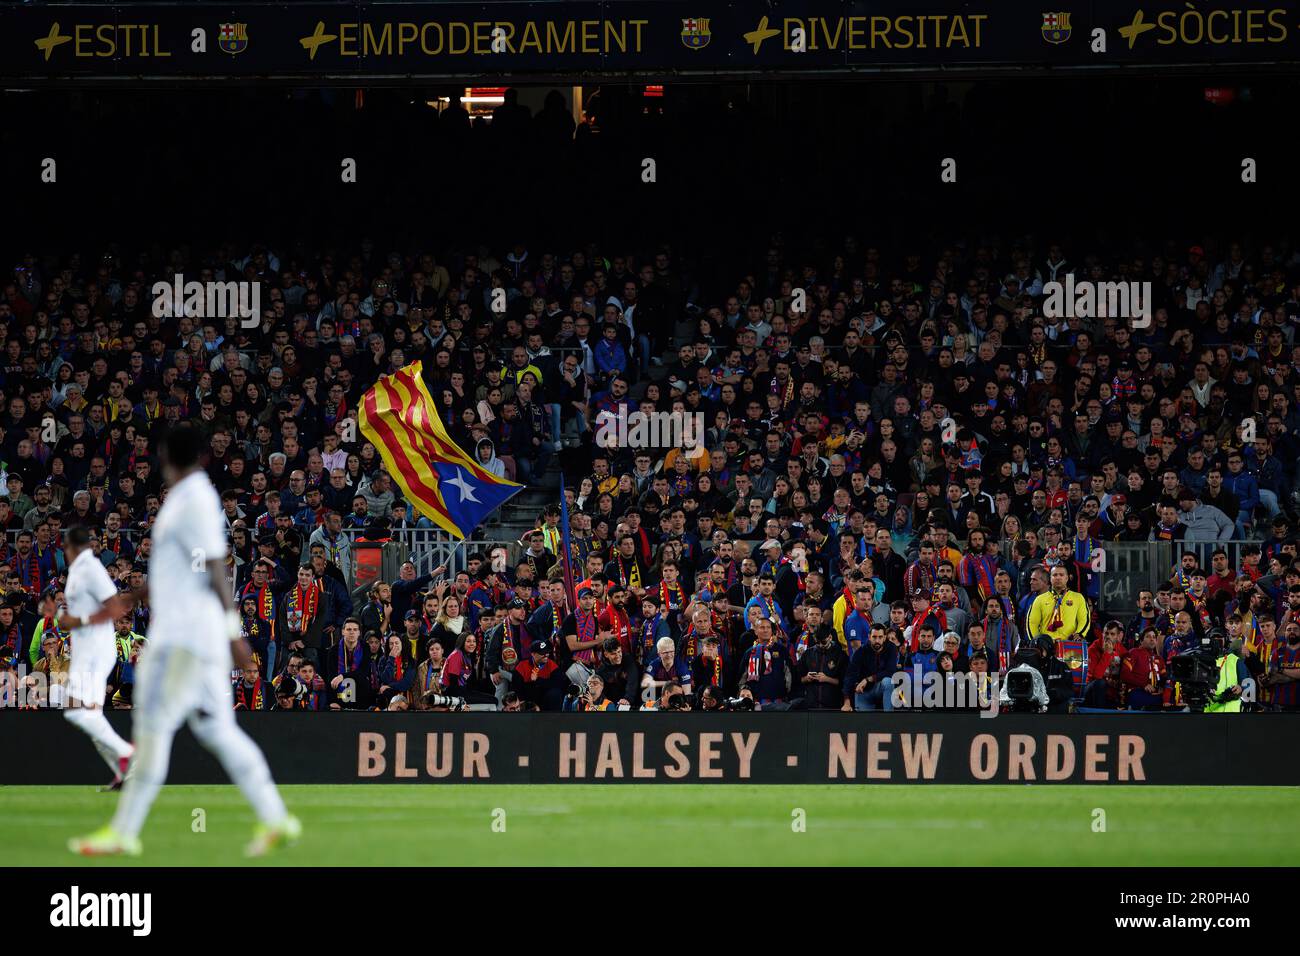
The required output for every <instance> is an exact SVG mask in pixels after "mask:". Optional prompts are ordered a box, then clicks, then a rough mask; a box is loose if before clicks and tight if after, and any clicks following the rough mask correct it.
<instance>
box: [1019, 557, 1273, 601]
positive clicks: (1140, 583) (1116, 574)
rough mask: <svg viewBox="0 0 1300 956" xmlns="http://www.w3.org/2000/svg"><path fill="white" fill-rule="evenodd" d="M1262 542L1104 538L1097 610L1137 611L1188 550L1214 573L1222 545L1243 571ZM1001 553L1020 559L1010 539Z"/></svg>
mask: <svg viewBox="0 0 1300 956" xmlns="http://www.w3.org/2000/svg"><path fill="white" fill-rule="evenodd" d="M1263 543H1264V542H1261V541H1257V540H1241V539H1234V540H1230V541H1107V542H1104V543H1103V545H1102V548H1101V550H1102V551H1103V552H1104V558H1103V559H1102V562H1101V564H1100V569H1099V570H1098V571H1097V573H1098V574H1100V576H1101V594H1100V599H1099V601H1098V610H1099V611H1100V612H1101V613H1102V614H1107V615H1124V614H1136V613H1137V596H1138V592H1139V591H1144V590H1145V591H1155V590H1157V589H1158V588H1159V587H1160V586H1161V585H1162V584H1168V583H1169V581H1170V580H1171V579H1172V578H1173V576H1174V573H1175V572H1176V571H1177V569H1178V566H1179V564H1180V562H1181V561H1182V556H1183V554H1184V553H1186V552H1189V551H1190V552H1192V553H1193V554H1195V555H1196V557H1197V564H1198V565H1199V566H1200V567H1201V568H1203V569H1204V570H1205V571H1206V572H1207V573H1209V574H1213V573H1214V571H1213V563H1212V560H1211V558H1212V556H1213V554H1214V552H1215V551H1217V550H1220V549H1222V550H1223V551H1224V552H1225V553H1226V554H1227V558H1228V568H1229V569H1230V570H1232V571H1235V572H1238V573H1240V571H1241V564H1242V552H1243V551H1244V549H1245V548H1246V547H1248V546H1251V545H1253V546H1255V547H1260V546H1261V545H1262V544H1263ZM1002 554H1003V556H1004V557H1006V558H1007V559H1008V560H1010V561H1012V562H1013V563H1015V564H1018V563H1019V562H1017V561H1016V560H1015V556H1014V554H1013V553H1012V545H1011V544H1010V543H1009V542H1003V544H1002ZM1094 556H1095V555H1094ZM1261 567H1262V569H1263V571H1264V573H1265V574H1267V573H1268V567H1267V565H1266V564H1264V563H1263V562H1262V561H1261Z"/></svg>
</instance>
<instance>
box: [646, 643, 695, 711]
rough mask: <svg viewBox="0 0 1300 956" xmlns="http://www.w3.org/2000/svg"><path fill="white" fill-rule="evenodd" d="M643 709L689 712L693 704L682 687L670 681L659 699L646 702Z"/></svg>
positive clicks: (665, 685) (664, 686)
mask: <svg viewBox="0 0 1300 956" xmlns="http://www.w3.org/2000/svg"><path fill="white" fill-rule="evenodd" d="M669 640H672V638H669ZM641 709H642V710H653V711H670V710H680V711H689V710H690V709H691V704H690V699H689V698H688V697H687V695H686V693H685V692H684V691H683V690H682V685H681V684H679V683H678V682H677V681H675V680H670V681H668V682H666V683H665V684H664V685H663V692H662V693H661V694H660V695H659V696H658V697H655V698H652V699H651V700H647V701H645V702H644V703H643V704H642V705H641Z"/></svg>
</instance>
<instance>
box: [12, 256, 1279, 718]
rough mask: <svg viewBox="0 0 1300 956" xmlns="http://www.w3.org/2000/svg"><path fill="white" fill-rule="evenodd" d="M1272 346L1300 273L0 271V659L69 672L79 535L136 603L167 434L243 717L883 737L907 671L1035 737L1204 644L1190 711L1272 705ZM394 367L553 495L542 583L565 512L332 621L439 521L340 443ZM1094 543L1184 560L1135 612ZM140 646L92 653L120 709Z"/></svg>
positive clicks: (857, 267)
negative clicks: (73, 546) (399, 551)
mask: <svg viewBox="0 0 1300 956" xmlns="http://www.w3.org/2000/svg"><path fill="white" fill-rule="evenodd" d="M1076 255H1077V256H1079V257H1080V258H1078V259H1077V260H1075V259H1074V258H1072V257H1073V256H1076ZM176 273H183V274H184V275H186V276H187V277H190V278H195V279H197V280H199V281H202V282H212V281H231V280H240V281H245V282H250V283H260V284H261V288H262V297H261V302H262V303H263V306H264V309H263V315H262V316H261V321H260V324H257V323H256V322H254V323H253V324H252V327H251V328H249V327H245V325H244V324H243V323H241V321H240V320H239V319H238V318H236V317H232V318H225V319H204V318H197V317H194V316H191V315H181V316H178V317H160V316H157V315H155V314H154V309H153V308H152V305H153V296H152V293H151V289H152V286H153V283H154V282H155V281H157V280H159V279H163V280H165V281H171V278H172V276H173V275H174V274H176ZM1067 274H1075V275H1076V277H1077V278H1086V279H1087V280H1090V281H1095V282H1101V281H1111V280H1117V281H1126V282H1127V281H1145V282H1150V283H1151V284H1152V300H1151V303H1150V304H1151V306H1152V315H1151V319H1152V321H1151V323H1150V325H1149V326H1147V327H1144V328H1134V327H1131V325H1130V323H1129V322H1128V321H1127V320H1125V319H1121V318H1116V317H1108V318H1093V319H1087V318H1080V317H1071V318H1050V317H1046V316H1045V315H1044V308H1043V305H1044V298H1045V294H1046V293H1045V289H1044V286H1045V284H1046V283H1049V282H1052V281H1059V280H1064V278H1065V276H1066V275H1067ZM1297 328H1300V253H1293V252H1291V251H1290V250H1288V249H1285V248H1283V247H1281V246H1268V245H1263V246H1259V247H1257V248H1250V249H1248V248H1245V247H1243V246H1241V245H1238V244H1237V243H1233V242H1226V243H1223V244H1222V245H1214V244H1211V243H1208V242H1207V243H1205V244H1204V245H1200V244H1197V245H1190V246H1182V247H1179V246H1176V245H1175V244H1173V243H1169V244H1166V245H1165V246H1164V247H1162V249H1161V251H1160V252H1159V253H1157V254H1154V255H1139V254H1125V255H1123V256H1111V257H1104V256H1101V255H1097V254H1093V253H1092V252H1090V251H1089V250H1086V249H1079V250H1073V249H1072V250H1068V251H1067V250H1065V249H1062V248H1061V247H1060V246H1058V245H1055V244H1048V245H1046V246H1044V247H1041V248H1035V247H1034V246H1032V245H1031V244H1029V243H1019V242H1017V243H1009V244H1006V245H997V244H993V243H989V244H984V245H971V246H966V245H961V244H953V245H952V246H949V247H946V248H940V249H938V250H937V251H936V252H934V253H932V254H930V255H922V254H920V253H912V252H910V251H907V250H903V251H902V252H901V254H898V255H895V254H894V253H893V252H892V251H886V250H882V249H879V248H876V247H873V246H867V245H863V244H861V243H860V242H858V241H855V240H852V239H849V240H846V241H844V242H843V243H842V245H841V246H840V248H839V250H838V251H837V252H835V253H834V254H830V255H825V254H818V255H815V256H814V255H811V254H804V253H802V252H800V251H798V250H793V249H788V248H786V247H784V246H783V245H782V244H780V243H776V242H774V243H773V244H772V245H771V247H770V248H766V249H763V250H761V252H760V254H759V255H758V256H756V257H755V260H754V262H753V264H752V268H751V269H750V271H748V272H746V273H744V274H740V275H728V276H705V275H700V274H694V273H693V272H692V271H691V269H690V268H689V267H687V266H683V264H681V263H679V262H678V261H676V259H675V257H674V253H673V250H672V249H669V248H661V249H659V250H656V251H654V252H653V253H651V254H650V255H645V256H643V255H641V254H633V253H631V252H621V251H619V252H616V251H613V250H608V249H605V250H602V249H600V248H598V247H597V246H596V245H595V244H588V245H585V246H583V247H581V248H574V249H571V250H569V251H564V252H561V251H558V250H557V251H539V250H534V249H531V248H529V247H528V246H527V245H526V244H524V243H522V242H521V243H517V244H515V245H514V246H512V247H511V248H509V249H502V250H499V251H495V252H494V251H489V250H488V249H486V248H484V249H480V250H478V251H477V252H473V253H470V252H457V253H454V254H449V255H446V256H435V255H433V254H431V253H428V252H424V251H418V250H415V251H403V252H392V253H390V252H388V251H387V250H382V249H380V248H378V247H377V246H376V245H375V244H374V243H373V242H371V241H369V240H365V241H362V242H361V243H360V244H359V245H358V247H357V248H356V249H354V250H348V251H346V252H342V253H338V254H320V255H312V256H307V255H292V256H291V255H289V254H283V255H281V254H277V252H275V251H273V250H272V249H270V248H267V247H264V246H253V247H251V248H249V249H244V250H237V249H235V248H233V247H225V248H222V249H219V250H216V251H214V252H212V253H211V254H206V255H202V256H191V255H190V254H188V253H185V252H182V251H180V250H175V251H172V252H171V253H170V254H168V255H166V256H161V255H154V256H149V255H142V256H139V257H137V258H130V257H124V256H122V255H120V254H118V253H116V252H110V253H108V254H106V255H104V256H103V257H102V258H100V259H98V260H91V259H88V258H82V257H81V256H79V255H72V256H68V257H65V258H57V257H52V258H47V259H38V258H37V257H36V256H35V255H28V256H26V257H24V258H23V259H22V261H21V262H20V263H19V264H18V265H17V267H16V268H14V269H13V271H12V272H11V273H10V275H8V276H6V277H5V278H4V279H3V280H2V281H0V329H2V330H3V333H4V348H5V357H4V361H3V364H2V365H0V395H2V404H3V410H2V412H0V449H2V452H0V454H2V456H3V459H4V468H3V474H0V481H3V482H4V483H5V484H6V489H7V494H6V495H4V496H3V497H0V528H3V529H4V531H5V534H4V535H3V537H2V538H0V570H2V573H3V574H4V577H5V580H4V594H3V603H0V658H2V659H3V661H2V662H0V669H3V670H4V671H8V672H10V673H11V674H16V673H27V672H31V671H33V670H35V671H40V672H42V673H43V674H45V675H47V676H51V677H53V676H57V675H58V674H60V673H61V672H64V671H66V669H67V666H68V660H69V655H68V646H67V645H68V635H67V634H66V633H64V632H62V631H61V629H60V627H59V625H58V613H59V609H60V606H61V603H62V592H61V591H60V585H61V581H62V579H63V576H64V574H65V572H66V567H65V560H64V558H63V555H62V551H61V541H62V534H63V533H64V531H65V530H66V529H67V528H68V527H70V526H71V525H74V524H80V525H87V526H90V527H91V528H93V529H94V531H95V535H96V544H95V547H96V548H97V549H98V551H99V553H100V555H101V557H102V559H103V561H104V563H105V565H106V566H107V567H108V569H109V571H110V573H111V574H112V576H113V578H114V579H115V580H116V581H117V582H118V583H119V585H120V586H121V587H122V588H127V587H138V586H139V585H140V584H141V583H142V581H143V580H144V576H145V575H146V574H147V570H148V567H147V562H148V558H149V551H150V548H149V528H150V524H151V522H152V520H153V518H154V516H155V515H156V514H157V511H158V508H159V504H160V501H161V497H162V495H163V494H164V493H165V489H164V488H163V487H162V484H161V480H160V476H159V469H158V467H157V462H156V461H155V458H154V454H155V452H156V448H157V445H158V442H159V439H160V438H161V437H163V436H165V435H166V434H167V433H168V432H169V431H171V430H173V429H177V428H183V427H191V428H197V429H199V430H200V431H201V432H202V433H203V435H204V437H205V440H206V441H207V444H208V446H209V448H210V454H209V456H208V461H207V465H206V468H207V472H208V474H209V475H210V476H211V478H212V480H213V482H214V483H215V484H216V486H217V487H218V489H219V491H220V492H221V500H222V504H223V507H224V509H225V517H226V520H227V523H228V526H229V529H230V542H231V551H230V557H229V569H230V575H231V586H232V587H233V588H234V591H235V594H236V596H237V599H238V604H239V607H240V611H241V613H242V615H243V618H244V622H245V633H246V636H247V638H248V640H249V642H250V643H251V645H252V647H253V649H254V651H255V652H256V655H257V660H258V662H259V666H258V667H255V668H249V669H248V670H247V671H245V672H242V673H240V674H238V675H233V689H234V699H235V706H236V707H237V708H240V709H249V710H271V709H283V710H313V711H326V710H343V709H358V708H360V709H387V710H403V709H408V708H409V709H447V708H456V707H459V706H462V704H463V703H464V702H468V703H469V704H475V705H479V706H483V707H492V708H496V707H500V708H502V709H505V710H528V709H544V710H561V709H564V710H588V709H594V710H620V709H679V708H693V709H717V708H723V709H739V708H749V707H754V706H757V707H758V708H759V709H762V710H783V709H791V708H818V709H837V710H839V709H842V710H853V709H858V710H873V709H893V708H895V707H901V706H922V705H921V703H919V701H918V699H911V700H909V698H908V697H907V693H906V692H907V686H900V675H911V676H910V677H906V676H905V677H903V679H902V680H901V684H902V685H907V684H908V681H909V680H911V681H915V682H917V683H916V685H915V686H916V687H917V688H918V689H919V682H920V681H921V680H922V678H923V677H925V676H926V675H930V674H936V675H938V677H937V680H938V681H939V682H940V683H943V682H950V683H951V682H953V681H956V680H958V679H966V675H973V678H971V679H972V680H973V681H974V683H975V685H976V686H978V687H980V688H988V687H990V686H995V685H994V682H993V680H992V678H993V676H994V675H1004V674H1006V673H1008V672H1009V671H1011V670H1012V669H1013V668H1017V667H1022V668H1023V667H1028V668H1031V669H1034V670H1035V671H1037V672H1038V674H1039V675H1040V676H1041V678H1042V684H1043V686H1044V688H1045V692H1046V695H1047V696H1046V699H1045V702H1044V703H1045V706H1046V707H1048V709H1051V710H1057V711H1059V710H1065V709H1068V708H1069V707H1071V706H1087V707H1095V708H1104V709H1115V708H1119V709H1125V708H1127V709H1131V710H1140V709H1152V710H1159V709H1170V708H1177V707H1181V706H1182V705H1183V703H1184V699H1183V695H1182V694H1181V692H1180V687H1179V686H1178V684H1177V683H1176V682H1175V681H1174V680H1173V679H1172V677H1171V674H1170V662H1171V660H1172V659H1173V658H1175V657H1176V656H1177V655H1178V654H1179V653H1180V652H1182V651H1186V650H1188V649H1192V648H1195V647H1199V646H1200V644H1201V640H1202V637H1206V636H1208V635H1210V634H1211V633H1216V632H1218V631H1221V632H1222V633H1223V647H1222V649H1221V650H1218V651H1216V663H1217V665H1218V669H1219V673H1220V680H1219V683H1218V685H1216V687H1215V688H1214V690H1215V691H1216V695H1218V694H1221V698H1222V699H1219V700H1217V701H1216V702H1215V703H1213V704H1212V705H1210V706H1211V709H1214V710H1221V711H1233V712H1235V711H1238V710H1241V709H1242V702H1241V699H1240V698H1241V697H1242V696H1245V697H1246V703H1248V704H1250V705H1251V706H1252V707H1253V709H1257V710H1269V709H1295V708H1296V706H1297V691H1296V681H1297V680H1300V561H1298V560H1297V554H1296V537H1295V533H1294V529H1295V520H1296V516H1297V514H1298V513H1300V498H1298V496H1297V493H1296V489H1297V488H1300V484H1297V478H1298V477H1300V476H1298V475H1297V466H1298V464H1300V442H1298V440H1297V437H1296V436H1297V433H1298V430H1300V341H1296V330H1297ZM415 360H420V361H422V363H423V370H424V380H425V383H426V384H427V385H428V387H429V390H430V393H431V395H432V396H433V397H434V400H435V401H436V402H437V403H438V405H439V407H440V410H441V413H442V419H443V422H444V425H445V427H446V429H447V431H448V433H449V434H450V435H451V436H452V437H453V438H455V440H456V441H457V442H458V443H459V444H460V445H461V446H462V447H463V448H464V449H466V450H467V452H469V453H470V454H473V455H475V456H477V458H478V460H479V461H480V462H482V463H483V465H484V467H485V468H486V469H487V470H489V471H491V472H492V473H494V474H497V475H500V476H503V477H509V478H513V479H517V480H519V481H521V482H528V481H531V480H533V479H540V478H542V477H543V476H545V475H546V474H547V473H548V471H549V472H553V471H554V467H553V466H556V467H562V468H563V469H564V470H565V472H566V474H567V476H568V483H567V490H566V496H567V500H566V501H565V502H564V504H565V505H566V509H565V510H566V511H567V513H568V515H569V516H570V519H569V529H568V533H569V537H568V546H567V552H566V545H565V529H564V527H563V520H562V513H561V508H560V507H559V505H560V502H558V501H557V502H555V504H554V505H552V506H549V507H547V508H546V509H545V510H544V511H543V513H542V514H540V515H538V520H537V526H536V528H535V529H534V530H533V531H531V532H529V533H528V534H526V535H525V536H524V540H522V541H521V542H520V543H519V549H518V550H517V551H516V552H515V553H514V559H513V560H511V561H509V562H502V561H500V560H493V559H492V558H491V557H490V556H489V555H488V554H487V553H477V552H475V551H474V545H473V542H472V541H471V542H468V543H467V547H468V548H469V549H470V553H469V554H468V559H467V561H466V562H465V567H464V568H463V569H458V570H457V572H456V573H454V574H452V573H448V572H447V570H446V569H445V568H438V569H435V571H434V572H433V573H432V574H428V575H421V574H419V573H418V571H417V568H416V565H415V564H413V563H407V564H405V565H404V566H403V567H402V569H401V573H400V575H399V576H398V578H397V579H396V580H393V581H380V582H377V583H375V584H373V585H372V586H370V587H369V588H368V589H367V590H366V591H365V593H364V594H363V595H361V596H358V597H356V598H355V599H354V591H353V557H354V556H353V551H352V540H353V536H354V535H362V536H365V537H367V538H370V539H372V540H384V539H386V538H390V537H398V536H400V535H401V534H402V533H403V532H404V530H406V529H410V528H416V527H429V526H430V523H429V521H428V519H427V518H423V517H422V516H420V515H419V514H416V513H414V510H413V509H412V508H411V507H410V506H409V505H408V504H407V503H406V502H405V501H404V500H403V498H402V492H401V489H400V488H398V487H396V485H395V483H394V482H393V480H392V478H391V477H390V476H388V475H387V474H385V472H384V470H383V467H382V459H381V457H380V455H379V453H378V452H377V450H376V448H375V447H374V445H373V444H371V443H370V442H368V441H366V440H365V439H364V437H363V436H361V435H360V433H359V432H358V430H357V428H356V423H355V414H356V409H357V406H358V402H359V400H360V398H361V396H362V395H363V394H364V392H365V391H366V390H367V389H368V388H369V387H370V386H371V385H372V384H374V382H375V381H376V380H377V379H378V378H379V376H381V375H382V374H385V373H388V372H392V371H394V370H396V369H399V368H402V367H404V366H405V365H407V364H408V363H410V362H413V361H415ZM621 404H626V405H627V406H628V407H629V409H630V410H633V411H645V412H651V411H655V412H678V413H681V414H699V415H702V416H703V422H704V434H703V440H702V443H701V444H700V446H699V447H697V448H694V449H687V448H681V447H676V448H647V447H633V446H631V445H626V444H625V445H623V446H622V447H616V448H606V447H603V446H602V445H601V444H598V443H597V442H596V441H595V438H594V432H595V430H596V429H598V428H599V427H601V421H602V415H604V416H605V417H606V418H607V417H608V416H609V415H616V414H617V413H618V410H619V406H620V405H621ZM1243 432H1244V433H1243ZM1241 541H1251V542H1253V543H1252V544H1248V545H1241V544H1240V542H1241ZM1110 542H1169V543H1171V545H1172V547H1173V549H1174V551H1173V553H1174V554H1175V555H1176V556H1177V558H1178V561H1177V564H1176V565H1175V566H1174V567H1171V568H1170V569H1169V572H1170V573H1169V578H1168V582H1167V583H1166V584H1164V585H1163V586H1161V587H1159V588H1157V589H1155V590H1154V591H1144V592H1142V593H1141V594H1140V595H1138V598H1137V607H1138V610H1137V613H1136V614H1135V615H1132V616H1127V619H1123V620H1104V619H1103V616H1102V615H1100V614H1099V613H1098V601H1099V598H1100V596H1101V590H1100V588H1101V583H1102V580H1103V578H1104V576H1105V573H1106V572H1105V571H1104V570H1103V568H1104V564H1103V563H1101V562H1100V561H1099V560H1098V556H1099V554H1104V552H1105V548H1106V546H1107V544H1108V543H1110ZM1220 544H1225V545H1228V546H1227V547H1220V546H1219V545H1220ZM566 557H567V558H568V559H569V562H570V571H571V574H570V575H569V581H568V582H566V580H565V574H564V567H563V564H564V558H566ZM149 616H150V612H149V608H148V606H147V605H144V606H141V607H139V608H138V609H137V610H136V611H134V612H133V613H132V614H131V615H129V616H127V617H124V618H122V619H120V620H119V621H118V622H117V640H118V646H119V666H118V668H117V669H116V670H115V672H114V674H113V676H112V677H111V679H110V683H111V685H112V696H111V700H112V702H113V705H115V706H122V707H127V706H130V701H131V685H132V673H133V670H134V666H135V664H136V663H137V661H138V658H139V655H140V654H142V653H144V654H147V653H148V628H149ZM1067 660H1073V661H1074V662H1075V663H1076V665H1077V666H1076V667H1074V668H1072V667H1071V666H1070V665H1069V664H1067V663H1066V661H1067ZM1085 670H1086V675H1085V674H1084V673H1083V672H1084V671H1085ZM0 687H3V688H5V690H4V691H3V692H4V693H12V687H13V684H12V682H7V683H3V684H0ZM1246 687H1249V688H1250V689H1251V693H1249V694H1244V692H1243V688H1246ZM938 706H944V704H943V703H942V702H940V704H939V705H938Z"/></svg>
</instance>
